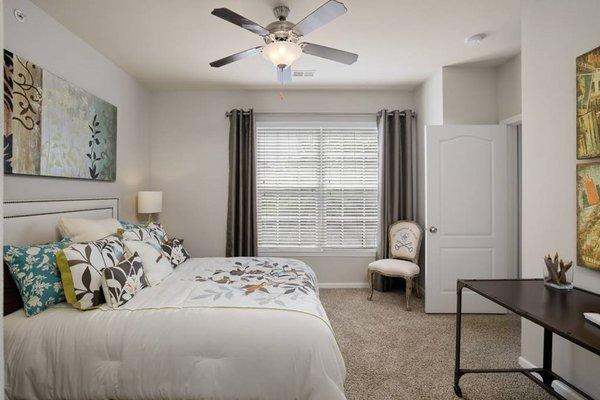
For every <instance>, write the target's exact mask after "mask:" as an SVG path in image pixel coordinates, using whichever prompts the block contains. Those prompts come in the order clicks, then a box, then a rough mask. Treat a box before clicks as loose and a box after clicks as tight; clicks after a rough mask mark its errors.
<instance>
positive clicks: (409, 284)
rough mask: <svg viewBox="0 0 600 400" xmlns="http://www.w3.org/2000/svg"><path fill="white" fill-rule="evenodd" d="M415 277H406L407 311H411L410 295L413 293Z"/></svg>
mask: <svg viewBox="0 0 600 400" xmlns="http://www.w3.org/2000/svg"><path fill="white" fill-rule="evenodd" d="M413 279H414V278H406V279H405V280H406V311H410V295H411V293H412V287H413Z"/></svg>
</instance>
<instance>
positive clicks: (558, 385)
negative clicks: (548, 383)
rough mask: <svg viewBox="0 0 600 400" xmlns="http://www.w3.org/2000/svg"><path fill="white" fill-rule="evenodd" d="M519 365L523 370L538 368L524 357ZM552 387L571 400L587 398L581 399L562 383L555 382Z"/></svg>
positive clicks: (520, 359)
mask: <svg viewBox="0 0 600 400" xmlns="http://www.w3.org/2000/svg"><path fill="white" fill-rule="evenodd" d="M519 365H520V366H521V367H523V368H537V367H536V365H534V364H533V363H531V362H529V360H527V359H526V358H524V357H523V356H520V357H519ZM534 375H536V376H537V378H538V379H539V380H541V379H542V378H541V377H540V376H539V375H538V374H535V373H534ZM552 387H553V388H554V390H556V391H557V392H558V394H560V395H561V396H564V397H565V398H567V399H569V400H585V398H583V397H581V396H580V395H579V394H578V393H577V392H575V391H574V390H573V389H571V388H570V387H568V386H567V385H565V384H564V383H562V382H560V381H554V382H553V383H552Z"/></svg>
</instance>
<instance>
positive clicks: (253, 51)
mask: <svg viewBox="0 0 600 400" xmlns="http://www.w3.org/2000/svg"><path fill="white" fill-rule="evenodd" d="M262 48H263V46H257V47H253V48H251V49H248V50H244V51H240V52H239V53H235V54H232V55H230V56H227V57H225V58H221V59H220V60H217V61H213V62H211V63H210V66H211V67H216V68H218V67H222V66H223V65H227V64H231V63H232V62H234V61H238V60H241V59H242V58H246V57H249V56H253V55H254V54H256V53H260V50H261V49H262Z"/></svg>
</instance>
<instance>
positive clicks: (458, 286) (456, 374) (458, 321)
mask: <svg viewBox="0 0 600 400" xmlns="http://www.w3.org/2000/svg"><path fill="white" fill-rule="evenodd" d="M462 289H463V284H462V283H461V282H457V284H456V353H455V359H454V393H456V395H457V396H458V397H462V390H460V386H459V385H458V381H460V377H461V372H460V327H461V317H462Z"/></svg>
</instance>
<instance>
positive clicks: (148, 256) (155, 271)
mask: <svg viewBox="0 0 600 400" xmlns="http://www.w3.org/2000/svg"><path fill="white" fill-rule="evenodd" d="M124 243H125V248H126V249H127V252H128V253H129V254H134V253H136V252H137V253H138V255H139V256H140V258H141V259H142V268H144V274H145V275H146V279H147V280H148V283H149V284H150V286H155V285H158V284H159V283H160V282H161V281H162V280H163V279H165V277H167V276H168V275H170V274H171V272H173V265H172V264H171V261H169V259H168V258H167V257H166V256H165V254H164V253H163V252H162V250H159V249H157V248H156V247H154V246H152V245H151V244H149V243H147V242H142V241H141V240H125V241H124Z"/></svg>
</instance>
